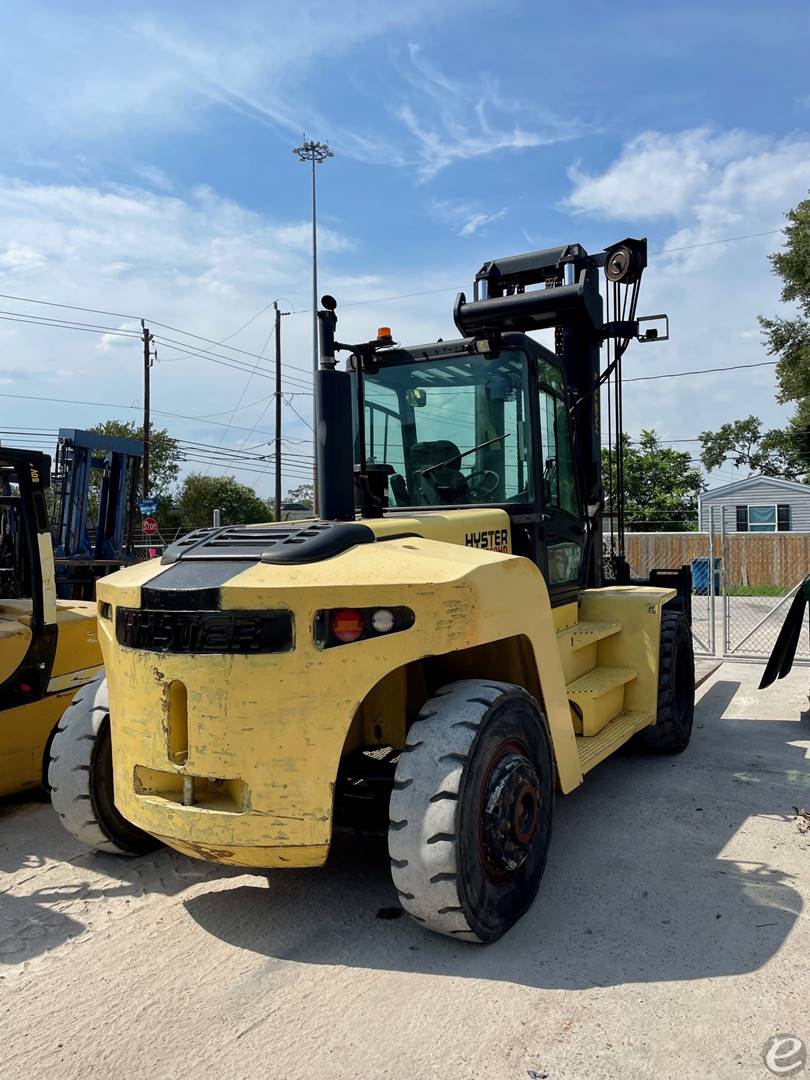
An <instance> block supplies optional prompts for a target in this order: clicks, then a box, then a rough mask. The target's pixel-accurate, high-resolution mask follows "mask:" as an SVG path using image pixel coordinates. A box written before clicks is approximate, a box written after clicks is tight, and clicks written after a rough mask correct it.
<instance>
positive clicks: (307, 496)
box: [284, 484, 312, 510]
mask: <svg viewBox="0 0 810 1080" xmlns="http://www.w3.org/2000/svg"><path fill="white" fill-rule="evenodd" d="M284 502H285V503H298V505H299V506H303V507H304V509H306V510H311V509H312V484H299V486H298V487H296V488H290V490H289V491H288V492H287V494H286V495H285V496H284Z"/></svg>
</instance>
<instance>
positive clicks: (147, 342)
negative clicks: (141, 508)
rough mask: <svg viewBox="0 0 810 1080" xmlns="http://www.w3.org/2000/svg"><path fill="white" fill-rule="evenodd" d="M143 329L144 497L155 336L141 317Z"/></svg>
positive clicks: (147, 489) (145, 492)
mask: <svg viewBox="0 0 810 1080" xmlns="http://www.w3.org/2000/svg"><path fill="white" fill-rule="evenodd" d="M141 330H142V331H143V497H144V499H145V498H146V497H147V495H148V494H149V425H150V419H149V407H150V401H149V375H150V369H151V367H152V342H153V341H154V338H153V336H152V333H151V331H149V330H148V329H147V327H146V324H145V323H144V321H143V319H141Z"/></svg>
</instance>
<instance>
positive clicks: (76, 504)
mask: <svg viewBox="0 0 810 1080" xmlns="http://www.w3.org/2000/svg"><path fill="white" fill-rule="evenodd" d="M142 457H143V443H142V442H141V440H139V439H123V438H118V437H114V436H110V435H99V434H98V433H97V432H94V431H82V430H79V429H77V428H60V429H59V440H58V443H57V449H56V460H55V463H54V472H53V492H54V499H55V509H54V513H53V514H52V518H51V521H52V524H51V535H52V537H53V545H54V559H55V563H56V593H57V596H58V597H60V599H68V600H92V599H94V597H95V584H96V580H97V579H98V578H100V577H104V575H105V574H111V573H112V572H113V571H114V570H118V569H120V568H121V567H122V566H125V565H126V564H127V563H129V562H131V561H132V559H133V542H132V529H133V520H134V513H135V500H136V497H137V491H138V475H139V471H140V464H141V458H142ZM94 478H96V480H97V483H96V484H95V485H94V483H93V481H94ZM91 496H92V497H93V498H96V499H97V500H98V513H97V515H96V520H95V521H92V520H91V519H92V514H91V510H93V509H94V507H92V506H91Z"/></svg>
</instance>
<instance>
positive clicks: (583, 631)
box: [557, 620, 622, 651]
mask: <svg viewBox="0 0 810 1080" xmlns="http://www.w3.org/2000/svg"><path fill="white" fill-rule="evenodd" d="M621 629H622V624H621V623H619V622H597V621H596V620H592V621H589V620H583V621H582V622H578V623H574V625H573V626H569V627H566V629H565V630H558V631H557V639H558V640H559V641H560V642H563V641H567V640H569V639H570V642H571V649H572V650H574V651H576V650H577V649H584V648H585V646H586V645H593V644H594V642H597V641H601V640H602V639H603V638H607V637H612V636H613V635H614V634H619V633H621Z"/></svg>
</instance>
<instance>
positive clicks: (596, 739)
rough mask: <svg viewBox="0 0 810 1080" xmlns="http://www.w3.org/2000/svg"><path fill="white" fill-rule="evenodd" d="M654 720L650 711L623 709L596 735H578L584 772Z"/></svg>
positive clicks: (579, 751)
mask: <svg viewBox="0 0 810 1080" xmlns="http://www.w3.org/2000/svg"><path fill="white" fill-rule="evenodd" d="M651 721H652V716H651V715H650V713H645V712H640V711H639V710H637V709H623V710H622V711H621V712H620V713H619V715H618V716H616V717H614V718H613V720H611V721H610V723H609V724H607V725H606V726H605V727H603V728H602V730H601V731H600V732H599V733H598V734H596V735H578V736H577V754H578V755H579V767H580V769H581V770H582V772H583V773H586V772H589V771H590V770H591V769H592V768H593V767H594V765H598V764H599V762H600V761H604V760H605V758H606V757H610V755H611V754H612V753H613V752H614V751H615V750H618V749H619V747H620V746H621V745H622V744H623V743H626V742H627V740H628V739H629V738H630V736H631V735H635V733H636V732H637V731H641V729H642V728H645V727H647V725H648V724H649V723H651Z"/></svg>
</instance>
